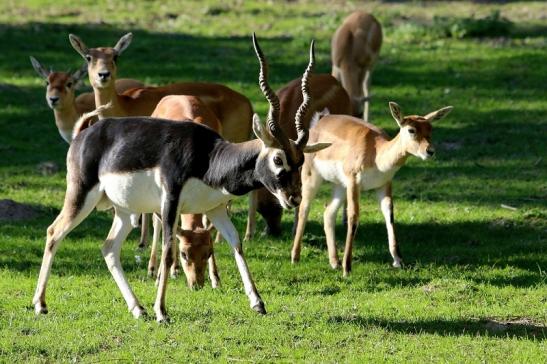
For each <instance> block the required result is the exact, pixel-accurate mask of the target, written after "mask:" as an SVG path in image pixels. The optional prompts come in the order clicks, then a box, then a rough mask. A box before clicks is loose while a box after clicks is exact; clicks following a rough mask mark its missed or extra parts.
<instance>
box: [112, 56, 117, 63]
mask: <svg viewBox="0 0 547 364" xmlns="http://www.w3.org/2000/svg"><path fill="white" fill-rule="evenodd" d="M112 60H113V61H114V62H118V55H117V54H115V55H114V57H112Z"/></svg>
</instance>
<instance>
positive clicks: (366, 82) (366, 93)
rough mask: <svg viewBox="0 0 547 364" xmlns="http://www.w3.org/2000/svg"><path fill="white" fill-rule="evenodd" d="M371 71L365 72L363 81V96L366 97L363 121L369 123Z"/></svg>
mask: <svg viewBox="0 0 547 364" xmlns="http://www.w3.org/2000/svg"><path fill="white" fill-rule="evenodd" d="M369 89H370V70H366V71H365V78H364V80H363V95H364V102H365V104H364V112H363V120H365V121H368V109H369V102H370V94H369Z"/></svg>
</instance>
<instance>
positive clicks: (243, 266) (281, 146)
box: [31, 11, 452, 322]
mask: <svg viewBox="0 0 547 364" xmlns="http://www.w3.org/2000/svg"><path fill="white" fill-rule="evenodd" d="M69 40H70V44H71V45H72V47H73V48H74V49H75V50H76V52H78V53H79V54H80V55H81V56H82V57H83V58H84V59H85V61H86V62H85V65H84V67H82V68H81V69H79V70H77V71H75V72H73V73H70V72H68V73H67V72H53V71H49V70H48V69H47V68H46V67H43V66H42V65H41V64H40V63H39V62H38V60H36V59H35V58H33V57H31V62H32V65H33V67H34V69H35V70H36V72H37V73H38V74H39V75H40V76H41V77H43V78H44V79H45V80H46V83H47V89H46V100H47V103H48V105H49V107H50V108H51V109H53V113H54V117H55V123H56V126H57V128H58V130H59V133H60V135H61V136H62V138H63V139H64V140H65V141H66V142H68V143H69V144H70V147H69V149H68V153H67V159H66V165H67V177H66V180H67V189H66V194H65V200H64V204H63V208H62V210H61V212H60V213H59V215H58V216H57V218H56V219H55V221H54V222H53V223H52V224H51V226H49V227H48V229H47V240H46V244H45V249H44V256H43V260H42V266H41V269H40V274H39V278H38V284H37V287H36V292H35V295H34V299H33V304H34V307H35V311H36V313H37V314H38V313H47V306H46V299H45V295H46V285H47V281H48V277H49V274H50V270H51V265H52V261H53V258H54V256H55V253H56V251H57V249H58V247H59V244H60V242H61V241H62V239H63V238H64V237H65V236H66V235H67V234H68V233H69V232H70V231H71V230H72V229H74V228H75V227H76V226H78V225H79V224H80V223H81V222H82V221H83V220H84V219H85V218H86V217H87V216H88V215H89V214H90V213H91V212H92V211H93V209H94V208H96V209H98V210H104V209H113V211H114V218H113V223H112V227H111V229H110V232H109V233H108V236H107V238H106V241H105V242H104V244H103V247H102V253H103V256H104V259H105V261H106V264H107V266H108V269H109V270H110V272H111V274H112V276H113V278H114V280H115V282H116V284H117V285H118V288H119V289H120V291H121V293H122V295H123V298H124V299H125V301H126V303H127V306H128V309H129V311H130V312H131V313H132V314H133V316H134V317H136V318H139V317H141V316H142V315H144V314H145V309H144V308H143V306H142V305H141V304H140V302H139V300H138V298H137V297H136V296H135V294H134V293H133V291H132V289H131V287H130V285H129V283H128V282H127V280H126V278H125V276H124V272H123V269H122V266H121V262H120V250H121V245H122V243H123V241H124V240H125V239H126V237H127V235H128V234H129V232H130V231H131V230H132V229H133V228H134V227H136V226H138V225H139V220H140V226H141V246H144V245H146V243H147V242H146V241H147V235H148V233H147V228H148V225H149V223H150V220H151V221H152V225H153V234H152V236H153V239H152V251H151V254H150V261H149V265H148V273H149V275H151V276H157V281H156V283H157V288H158V290H157V296H156V301H155V304H154V311H155V314H156V319H157V320H158V321H159V322H163V321H166V320H167V319H168V316H167V312H166V308H165V295H166V288H167V282H168V277H169V276H170V275H176V274H177V272H178V267H179V265H180V266H182V268H183V272H184V274H185V275H186V279H187V283H188V285H189V286H190V287H194V286H195V287H200V286H203V284H204V280H205V270H206V268H207V267H208V272H209V277H210V280H211V285H212V286H213V287H217V286H218V285H219V284H220V279H219V274H218V270H217V266H216V262H215V257H214V252H213V250H214V249H213V247H214V244H213V241H212V239H211V228H212V227H213V226H214V227H215V228H216V229H217V231H218V233H219V234H220V235H221V236H222V237H223V238H224V239H226V240H227V241H228V243H229V244H230V245H231V247H232V249H233V253H234V257H235V261H236V264H237V268H238V270H239V273H240V274H241V278H242V280H243V285H244V289H245V293H246V295H247V296H248V299H249V301H250V306H251V308H252V309H254V310H255V311H257V312H259V313H262V314H263V313H266V310H265V307H264V302H263V301H262V298H261V297H260V294H259V293H258V290H257V288H256V286H255V283H254V281H253V279H252V276H251V272H250V270H249V267H248V265H247V263H246V261H245V258H244V254H243V249H242V245H241V242H240V239H239V234H238V232H237V230H236V228H235V227H234V225H233V224H232V222H231V220H230V218H229V212H228V209H227V207H228V206H227V204H228V203H229V201H230V200H232V199H234V198H235V197H237V196H242V195H245V194H249V214H248V221H247V227H246V232H245V240H249V239H252V238H253V235H254V234H255V229H256V216H255V215H256V212H259V213H260V214H261V215H262V216H263V217H264V219H265V221H266V225H267V233H269V234H272V235H276V234H280V232H281V214H282V209H291V208H296V214H295V227H294V242H293V248H292V253H291V259H292V262H293V263H296V262H298V261H299V259H300V251H301V244H302V236H303V233H304V228H305V224H306V220H307V218H308V213H309V209H310V203H311V201H312V200H313V197H314V195H315V194H316V192H317V191H318V189H319V187H320V185H321V183H322V182H323V181H328V182H330V183H331V185H332V187H333V193H332V200H331V202H330V203H329V204H328V205H327V207H326V208H325V212H324V229H325V235H326V242H327V247H328V256H329V261H330V265H331V266H332V267H333V268H337V267H338V266H339V265H340V264H341V266H342V270H343V274H344V276H345V275H347V274H349V273H350V271H351V257H352V246H353V240H354V238H355V234H356V230H357V225H358V221H359V200H360V192H361V191H364V190H375V191H376V192H377V196H378V200H379V204H380V208H381V211H382V213H383V215H384V218H385V222H386V228H387V235H388V241H389V251H390V253H391V256H392V258H393V266H394V267H401V266H402V258H401V255H400V253H399V248H398V244H397V240H396V237H395V230H394V218H393V204H392V187H391V181H392V179H393V176H394V175H395V173H396V172H397V171H398V170H399V168H401V167H402V166H403V164H404V163H405V161H406V159H407V157H408V156H410V155H414V156H416V157H419V158H421V159H423V160H426V159H428V158H430V157H432V156H433V154H434V153H435V149H434V147H433V145H432V143H431V131H432V127H431V123H432V122H433V121H436V120H439V119H441V118H443V117H444V116H446V114H447V113H448V112H450V110H451V109H452V107H450V106H449V107H445V108H442V109H440V110H437V111H434V112H431V113H429V114H427V115H425V116H417V115H410V116H405V115H404V114H403V113H402V111H401V109H400V107H399V106H398V105H397V104H396V103H394V102H390V103H389V108H390V111H391V114H392V116H393V118H394V119H395V121H396V122H397V125H398V126H399V128H400V130H399V133H398V134H397V136H396V137H395V138H393V139H390V138H389V136H388V135H387V134H386V133H385V132H384V131H383V130H382V129H380V128H378V127H376V126H374V125H372V124H370V123H369V122H368V118H369V102H370V91H369V88H370V81H371V72H372V70H373V67H374V64H375V62H376V60H377V59H378V54H379V52H380V48H381V45H382V28H381V26H380V23H379V22H378V21H377V20H376V18H374V16H372V15H370V14H367V13H364V12H360V11H357V12H354V13H353V14H351V15H350V16H349V17H348V18H346V19H345V21H344V22H343V24H342V25H341V26H340V27H339V29H338V30H337V31H336V33H335V34H334V36H333V38H332V75H330V74H312V72H313V68H314V64H315V54H314V43H313V41H312V42H311V46H310V50H309V64H308V66H307V68H306V69H305V72H304V74H303V76H302V78H300V79H296V80H293V81H291V82H289V83H288V84H287V85H286V86H285V87H283V88H281V89H280V90H279V91H278V92H277V93H276V92H274V90H272V88H271V87H270V85H269V84H268V64H267V61H266V58H265V56H264V54H263V52H262V50H261V48H260V46H259V43H258V41H257V39H256V37H255V35H254V34H253V38H252V41H253V46H254V50H255V53H256V56H257V58H258V61H259V65H260V71H259V86H260V89H261V91H262V93H263V94H264V97H265V98H266V100H267V101H268V103H269V111H268V115H267V117H266V121H265V122H262V121H261V120H260V118H259V117H258V115H257V114H254V115H253V108H252V105H251V103H250V101H249V99H248V98H247V97H245V96H244V95H242V94H240V93H238V92H236V91H234V90H232V89H230V88H228V87H226V86H224V85H220V84H214V83H174V84H169V85H165V86H160V87H150V86H145V85H144V84H142V83H141V82H139V81H136V80H131V79H118V77H117V75H118V69H117V59H118V57H120V56H121V55H122V53H123V52H124V51H125V50H126V49H127V47H128V46H129V45H130V43H131V40H132V34H131V33H129V34H126V35H124V36H123V37H122V38H120V40H119V41H118V42H117V43H116V45H115V46H114V47H97V48H89V47H88V46H87V45H86V44H85V43H84V41H83V40H82V39H80V38H79V37H77V36H76V35H73V34H70V36H69ZM86 73H87V75H88V77H89V82H90V83H91V86H92V87H93V92H92V93H91V92H89V93H83V94H80V95H79V96H76V95H75V90H76V89H77V87H78V85H79V84H80V83H81V82H82V79H83V78H84V77H85V75H86ZM252 134H254V136H256V139H254V138H251V135H252ZM344 204H346V205H347V235H346V240H345V249H344V256H343V260H342V262H341V263H340V261H339V259H338V255H337V248H336V241H335V234H334V230H335V222H336V216H337V212H338V210H339V209H340V207H341V206H343V205H344ZM160 237H162V244H161V256H160V263H159V265H158V264H157V262H156V260H157V259H156V251H157V242H158V241H159V240H160ZM177 239H178V244H176V243H175V242H176V241H177Z"/></svg>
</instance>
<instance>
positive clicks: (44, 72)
mask: <svg viewBox="0 0 547 364" xmlns="http://www.w3.org/2000/svg"><path fill="white" fill-rule="evenodd" d="M30 63H32V67H33V68H34V70H35V71H36V73H38V74H39V75H40V76H42V77H43V78H46V79H47V77H48V76H49V74H50V71H48V70H46V69H45V68H44V67H43V66H42V65H41V64H40V62H38V60H37V59H36V58H34V57H33V56H30Z"/></svg>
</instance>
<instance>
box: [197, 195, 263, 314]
mask: <svg viewBox="0 0 547 364" xmlns="http://www.w3.org/2000/svg"><path fill="white" fill-rule="evenodd" d="M207 217H208V218H209V219H210V220H211V222H212V223H213V225H215V227H216V228H217V229H218V231H220V233H221V234H222V236H223V237H224V238H225V239H226V240H228V242H229V243H230V245H231V246H232V249H233V250H234V257H235V261H236V264H237V268H238V270H239V274H240V275H241V279H242V281H243V286H244V288H245V293H246V294H247V297H248V298H249V302H250V306H251V308H252V309H253V310H255V311H256V312H258V313H261V314H265V313H266V309H265V308H264V302H263V301H262V298H260V295H259V294H258V291H257V289H256V286H255V284H254V282H253V278H252V277H251V272H249V267H248V266H247V262H246V261H245V258H244V257H243V247H242V246H241V243H240V241H239V235H238V233H237V230H236V228H235V227H234V224H232V222H231V221H230V218H229V217H228V214H227V213H226V208H225V206H223V205H221V206H218V207H217V208H215V209H213V210H211V211H208V212H207Z"/></svg>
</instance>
